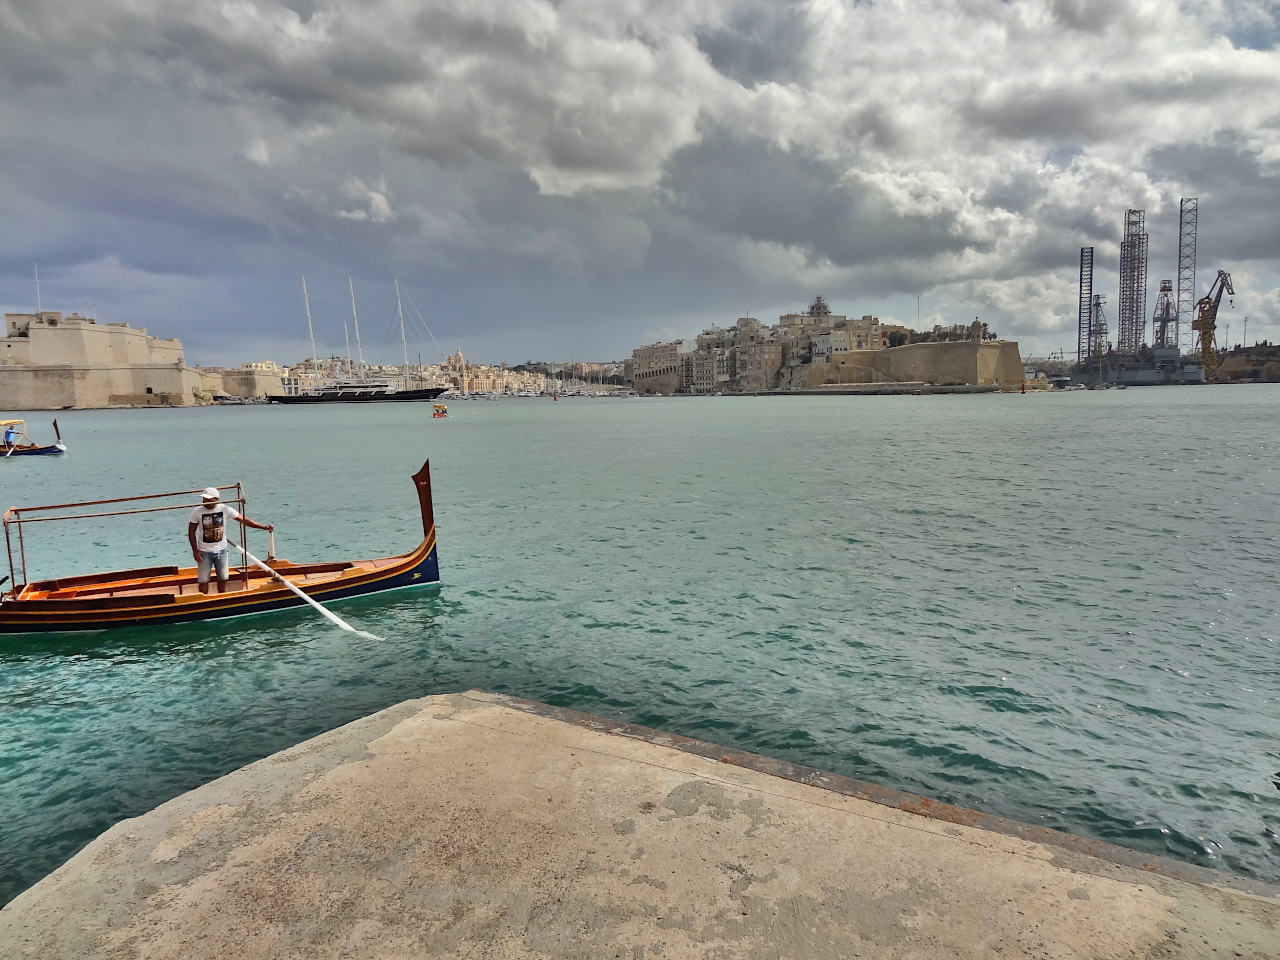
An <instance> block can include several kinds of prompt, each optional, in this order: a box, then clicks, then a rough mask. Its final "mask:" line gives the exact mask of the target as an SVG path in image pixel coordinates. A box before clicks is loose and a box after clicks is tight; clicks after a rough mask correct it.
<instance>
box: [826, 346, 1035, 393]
mask: <svg viewBox="0 0 1280 960" xmlns="http://www.w3.org/2000/svg"><path fill="white" fill-rule="evenodd" d="M812 366H814V367H816V368H818V370H819V371H821V370H822V368H824V367H825V368H826V378H825V379H824V380H823V381H822V382H823V383H971V384H975V385H977V386H989V385H991V384H996V383H999V384H1004V385H1006V386H1009V387H1014V386H1017V385H1019V384H1021V383H1022V377H1023V372H1022V358H1021V356H1020V355H1019V353H1018V344H1017V342H1016V341H1013V340H996V341H988V342H985V343H983V342H979V341H976V340H969V341H959V342H952V343H912V344H907V345H905V346H901V347H891V348H889V349H887V350H875V351H870V352H867V353H863V354H848V355H846V356H844V357H841V358H840V359H839V360H838V361H836V362H831V363H827V364H813V365H812Z"/></svg>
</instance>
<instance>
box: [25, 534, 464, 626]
mask: <svg viewBox="0 0 1280 960" xmlns="http://www.w3.org/2000/svg"><path fill="white" fill-rule="evenodd" d="M274 566H275V569H277V570H278V572H279V573H280V574H281V576H284V577H286V578H288V579H289V580H291V581H292V582H294V583H295V584H297V585H298V586H299V587H300V588H301V589H302V591H303V592H304V593H306V594H307V596H309V597H311V598H312V599H315V600H318V601H320V602H321V603H327V602H329V601H331V600H343V599H347V598H348V597H358V596H363V595H365V594H370V593H380V592H382V591H385V590H398V589H401V588H404V587H418V586H427V585H430V584H433V583H438V582H439V581H440V570H439V564H438V563H437V560H436V543H435V532H434V531H432V533H431V535H430V536H428V537H427V538H426V539H424V540H423V542H422V543H421V544H420V545H419V546H418V548H417V549H416V550H414V551H412V552H410V553H407V554H405V555H404V556H401V557H386V558H381V559H377V560H367V561H359V560H357V561H354V562H352V563H350V564H346V563H341V564H290V563H288V562H285V561H281V562H278V563H276V564H275V565H274ZM229 587H230V588H231V589H228V590H227V592H226V593H216V592H210V593H208V594H202V593H200V592H199V589H198V587H197V585H196V572H195V568H194V567H186V568H182V569H179V568H177V567H152V568H148V569H146V570H121V571H118V572H115V573H109V574H97V575H95V576H93V577H80V578H76V577H72V578H67V579H63V580H53V581H43V582H39V583H31V584H28V585H27V586H26V587H25V588H24V589H23V590H22V591H21V593H20V594H19V595H18V597H16V598H11V599H6V600H5V601H4V602H3V603H0V633H44V632H50V631H53V632H67V631H79V630H109V629H112V628H115V627H134V626H146V625H151V624H167V623H188V622H191V621H196V620H216V619H219V618H222V617H240V616H246V615H248V614H255V613H266V612H268V611H271V610H283V609H286V608H288V607H297V606H303V605H304V604H303V601H302V599H301V598H300V597H298V596H297V595H296V594H294V593H293V592H292V591H290V590H289V589H288V588H287V587H285V586H283V585H282V584H280V583H279V582H277V581H276V580H274V579H272V578H271V577H269V576H267V574H266V573H265V572H264V571H261V570H257V571H250V576H249V581H248V589H244V582H243V580H242V579H241V578H240V577H239V576H233V577H232V579H231V582H230V583H229ZM210 589H211V590H216V586H213V587H211V588H210Z"/></svg>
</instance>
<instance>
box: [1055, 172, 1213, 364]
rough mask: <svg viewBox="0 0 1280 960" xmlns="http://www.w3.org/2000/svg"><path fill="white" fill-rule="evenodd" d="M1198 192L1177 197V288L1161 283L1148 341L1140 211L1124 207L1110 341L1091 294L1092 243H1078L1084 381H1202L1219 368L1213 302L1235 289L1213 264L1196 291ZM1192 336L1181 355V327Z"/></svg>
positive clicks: (1145, 241)
mask: <svg viewBox="0 0 1280 960" xmlns="http://www.w3.org/2000/svg"><path fill="white" fill-rule="evenodd" d="M1198 206H1199V202H1198V200H1197V198H1196V197H1183V198H1182V201H1181V204H1180V207H1179V219H1178V287H1177V298H1176V300H1175V299H1174V286H1173V280H1172V279H1169V280H1162V281H1161V282H1160V294H1159V296H1158V297H1157V298H1156V307H1155V311H1154V313H1153V314H1152V317H1151V343H1150V345H1148V344H1147V342H1146V304H1147V247H1148V236H1147V233H1146V212H1145V211H1143V210H1126V211H1125V220H1124V239H1123V240H1122V241H1121V244H1120V296H1119V300H1118V307H1117V314H1116V340H1115V343H1114V344H1112V342H1111V341H1110V340H1108V330H1107V325H1106V320H1105V318H1104V317H1103V316H1102V307H1101V302H1102V298H1101V296H1100V295H1095V294H1094V293H1093V247H1082V248H1081V249H1080V280H1079V284H1080V286H1079V290H1080V302H1079V308H1078V315H1077V336H1076V375H1077V377H1078V379H1080V380H1081V381H1082V382H1084V383H1088V384H1107V383H1114V384H1125V385H1134V386H1138V385H1146V384H1160V383H1203V382H1205V380H1206V379H1212V378H1213V377H1214V376H1216V374H1217V367H1218V347H1217V345H1216V343H1215V339H1214V338H1215V330H1216V318H1217V314H1218V304H1219V303H1220V302H1221V300H1222V295H1223V292H1224V291H1225V292H1226V293H1227V294H1230V295H1233V296H1234V293H1235V291H1234V290H1233V289H1232V288H1231V275H1230V274H1229V273H1227V272H1226V271H1225V270H1219V271H1218V277H1217V279H1216V280H1215V281H1214V285H1213V287H1212V288H1211V289H1210V291H1209V294H1208V295H1207V296H1205V297H1202V298H1201V299H1200V300H1198V301H1197V300H1196V298H1195V287H1196V283H1195V276H1196V228H1197V221H1198V218H1199V211H1198ZM1184 329H1185V330H1187V331H1189V333H1190V334H1191V335H1193V336H1195V338H1196V342H1195V347H1194V349H1195V353H1194V354H1188V355H1186V356H1184V355H1183V354H1182V350H1181V333H1182V331H1183V330H1184Z"/></svg>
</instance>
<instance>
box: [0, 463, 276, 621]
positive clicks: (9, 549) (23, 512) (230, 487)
mask: <svg viewBox="0 0 1280 960" xmlns="http://www.w3.org/2000/svg"><path fill="white" fill-rule="evenodd" d="M203 489H204V488H203V487H202V488H199V489H196V490H175V491H172V492H170V493H145V494H139V495H137V496H133V497H111V498H108V499H105V500H84V501H81V502H78V503H51V504H46V505H45V506H41V507H9V509H7V510H5V512H4V516H3V524H4V545H5V552H6V554H7V555H8V560H9V579H10V582H11V591H10V592H9V595H10V596H14V597H16V596H18V595H19V594H20V593H21V592H22V590H23V589H24V588H25V587H26V586H27V585H28V584H29V583H30V580H29V579H28V577H27V548H26V537H25V535H24V533H23V527H25V526H27V525H30V524H33V523H51V522H53V521H55V520H89V519H95V518H100V517H122V516H131V515H136V514H141V513H161V512H164V511H167V510H186V511H188V512H190V511H191V510H192V509H194V508H195V507H198V506H201V505H202V502H201V503H179V504H170V505H166V506H163V507H142V508H139V509H135V510H104V511H101V512H97V513H71V514H57V515H55V516H46V517H38V516H37V517H33V516H29V514H33V513H47V512H49V511H54V510H70V509H72V508H76V507H101V506H107V505H110V504H113V503H138V502H141V501H145V500H163V499H166V498H170V497H185V496H189V495H191V494H199V493H201V492H202V490H203ZM215 489H217V490H218V492H219V493H222V492H223V491H235V496H233V497H228V498H224V499H223V500H222V502H223V503H231V504H232V505H233V506H235V508H236V510H237V511H238V512H239V513H240V514H241V519H240V520H239V523H240V542H241V543H245V544H247V543H248V541H247V540H246V539H245V537H246V533H247V529H248V528H247V527H246V526H245V523H244V520H243V514H244V513H245V495H244V486H243V485H242V484H241V483H239V482H238V481H237V482H236V483H229V484H223V485H222V486H219V487H217V488H215ZM11 528H12V529H11ZM15 532H16V539H17V547H18V554H17V561H18V562H17V563H16V564H15V563H14V559H15V558H14V550H13V548H14V543H13V541H14V539H15V536H14V534H15ZM275 555H276V540H275V531H269V545H268V550H267V559H268V560H274V559H275ZM238 566H239V575H240V578H241V580H242V581H243V583H244V585H245V586H246V587H247V586H248V583H249V572H250V569H251V568H250V566H249V564H248V561H246V560H244V559H243V558H242V559H241V560H240V562H239V564H238ZM19 570H20V571H21V572H22V578H21V582H19V579H18V577H17V575H16V574H17V572H18V571H19ZM170 571H172V572H171V573H170ZM137 572H138V573H139V574H140V575H141V576H143V577H145V576H146V575H147V574H150V573H153V572H154V573H155V574H156V575H158V576H161V577H163V576H166V575H170V576H175V577H176V575H177V573H178V568H177V567H148V568H145V569H143V570H139V571H137ZM111 576H112V574H90V575H88V576H86V577H64V578H60V579H58V580H53V581H50V583H51V584H55V585H56V584H65V585H66V586H65V587H62V586H54V587H53V589H54V590H55V591H56V590H62V589H66V588H67V587H70V586H71V585H72V584H73V583H75V584H77V585H82V586H86V587H87V586H90V585H91V584H92V583H93V582H95V581H102V580H106V579H110V578H111ZM3 596H4V594H0V599H2V598H3Z"/></svg>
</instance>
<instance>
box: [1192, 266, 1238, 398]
mask: <svg viewBox="0 0 1280 960" xmlns="http://www.w3.org/2000/svg"><path fill="white" fill-rule="evenodd" d="M1223 293H1226V294H1228V295H1229V296H1232V297H1234V296H1235V295H1236V291H1235V288H1234V287H1232V286H1231V274H1229V273H1227V271H1225V270H1219V271H1218V276H1217V277H1215V278H1214V281H1213V285H1212V286H1211V287H1209V292H1208V293H1207V294H1205V295H1204V296H1203V297H1201V298H1200V299H1199V300H1197V301H1196V318H1195V319H1194V320H1192V321H1191V329H1192V330H1194V331H1196V333H1197V334H1199V336H1200V362H1201V363H1203V364H1204V378H1205V379H1206V380H1215V379H1217V376H1218V349H1217V347H1216V346H1215V345H1214V333H1215V332H1216V331H1217V327H1218V304H1220V303H1221V302H1222V295H1223ZM1230 302H1231V301H1228V303H1230Z"/></svg>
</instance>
